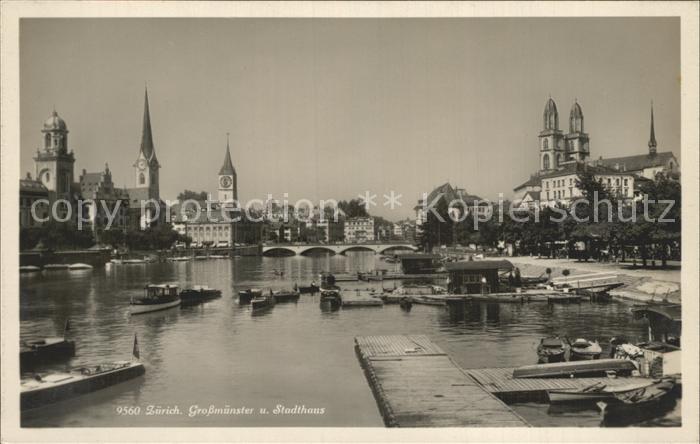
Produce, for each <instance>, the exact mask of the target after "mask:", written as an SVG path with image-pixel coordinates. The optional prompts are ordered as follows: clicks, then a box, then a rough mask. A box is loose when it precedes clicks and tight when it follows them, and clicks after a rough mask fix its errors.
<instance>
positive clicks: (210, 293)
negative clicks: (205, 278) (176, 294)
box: [180, 286, 221, 307]
mask: <svg viewBox="0 0 700 444" xmlns="http://www.w3.org/2000/svg"><path fill="white" fill-rule="evenodd" d="M220 297H221V290H215V289H213V288H209V287H205V286H195V287H193V288H187V289H185V290H182V291H181V292H180V299H181V300H182V306H183V307H187V306H191V305H197V304H201V303H203V302H207V301H211V300H212V299H217V298H220Z"/></svg>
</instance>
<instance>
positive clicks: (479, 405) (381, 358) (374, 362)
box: [355, 335, 529, 427]
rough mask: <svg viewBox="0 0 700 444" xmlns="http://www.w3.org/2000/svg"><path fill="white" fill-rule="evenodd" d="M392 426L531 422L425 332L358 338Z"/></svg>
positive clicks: (364, 363)
mask: <svg viewBox="0 0 700 444" xmlns="http://www.w3.org/2000/svg"><path fill="white" fill-rule="evenodd" d="M355 343H356V348H357V353H358V356H359V359H360V362H361V363H362V366H363V368H364V369H365V372H366V375H367V379H368V381H369V383H370V386H371V387H372V391H373V392H374V395H375V398H376V400H377V404H378V406H379V409H380V411H381V413H382V416H383V417H384V422H385V424H386V425H387V426H388V427H465V426H473V427H527V426H529V425H528V424H527V422H525V420H523V419H522V418H521V417H520V416H518V415H517V414H516V413H515V412H513V411H512V410H511V409H510V408H509V407H508V406H507V405H505V404H504V403H503V402H502V401H500V400H499V399H497V398H496V397H495V396H494V395H492V394H491V393H489V392H488V391H486V390H484V389H483V388H482V387H481V386H480V385H479V384H478V383H477V382H476V381H475V380H474V379H473V378H472V377H471V376H469V375H468V374H466V373H465V372H464V371H462V369H460V368H459V367H458V366H457V365H456V364H455V363H454V362H453V361H452V359H450V357H449V356H447V355H446V354H445V353H444V352H443V351H442V350H441V349H440V347H438V346H437V345H435V344H433V343H432V342H431V341H430V340H429V339H428V338H427V337H426V336H423V335H409V336H405V335H401V336H361V337H356V338H355Z"/></svg>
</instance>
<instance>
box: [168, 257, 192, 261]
mask: <svg viewBox="0 0 700 444" xmlns="http://www.w3.org/2000/svg"><path fill="white" fill-rule="evenodd" d="M191 259H192V258H191V257H189V256H180V257H171V258H170V259H168V260H170V261H172V262H184V261H189V260H191Z"/></svg>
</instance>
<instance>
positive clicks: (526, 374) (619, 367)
mask: <svg viewBox="0 0 700 444" xmlns="http://www.w3.org/2000/svg"><path fill="white" fill-rule="evenodd" d="M636 370H637V366H636V365H635V363H634V362H632V361H629V360H627V359H596V360H594V361H571V362H555V363H552V364H536V365H525V366H522V367H518V368H516V369H514V370H513V378H570V377H584V376H590V377H596V376H601V377H602V376H607V375H608V374H609V373H610V372H614V373H615V374H616V375H617V376H628V375H630V374H632V372H633V371H636Z"/></svg>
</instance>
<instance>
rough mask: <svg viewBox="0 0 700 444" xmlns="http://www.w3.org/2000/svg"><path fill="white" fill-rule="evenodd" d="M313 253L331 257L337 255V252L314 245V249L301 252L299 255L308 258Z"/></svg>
mask: <svg viewBox="0 0 700 444" xmlns="http://www.w3.org/2000/svg"><path fill="white" fill-rule="evenodd" d="M313 253H330V254H331V255H335V250H333V249H332V248H330V247H324V246H322V245H314V246H313V247H310V248H307V249H305V250H301V251H299V254H300V255H302V256H308V255H310V254H313Z"/></svg>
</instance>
